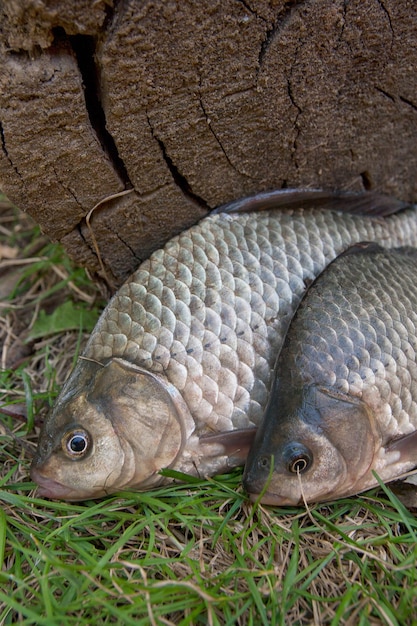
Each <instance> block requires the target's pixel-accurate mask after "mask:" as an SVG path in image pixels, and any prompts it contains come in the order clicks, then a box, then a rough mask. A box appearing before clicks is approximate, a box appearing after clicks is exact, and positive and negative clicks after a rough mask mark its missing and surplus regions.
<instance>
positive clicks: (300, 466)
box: [284, 444, 313, 474]
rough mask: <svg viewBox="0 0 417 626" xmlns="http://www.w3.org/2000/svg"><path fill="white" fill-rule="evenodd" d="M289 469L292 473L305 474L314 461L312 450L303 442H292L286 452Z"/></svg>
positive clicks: (285, 456)
mask: <svg viewBox="0 0 417 626" xmlns="http://www.w3.org/2000/svg"><path fill="white" fill-rule="evenodd" d="M284 458H285V462H286V465H287V469H288V471H289V472H290V473H291V474H303V473H304V472H306V471H307V470H308V469H309V468H310V467H311V464H312V463H313V455H312V453H311V451H310V450H309V449H308V448H307V447H306V446H303V445H302V444H290V445H289V446H287V449H286V450H285V452H284Z"/></svg>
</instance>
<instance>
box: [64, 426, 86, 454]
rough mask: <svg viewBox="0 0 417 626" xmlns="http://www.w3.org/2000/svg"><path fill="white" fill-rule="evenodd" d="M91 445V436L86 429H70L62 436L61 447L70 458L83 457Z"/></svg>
mask: <svg viewBox="0 0 417 626" xmlns="http://www.w3.org/2000/svg"><path fill="white" fill-rule="evenodd" d="M90 447H91V437H90V435H89V433H88V432H87V431H86V430H82V429H79V428H77V429H72V430H70V431H68V432H66V433H65V435H64V437H63V438H62V449H63V450H64V452H65V453H66V454H67V456H69V457H71V458H73V459H74V458H81V457H83V456H84V455H85V454H86V453H87V452H88V451H89V449H90Z"/></svg>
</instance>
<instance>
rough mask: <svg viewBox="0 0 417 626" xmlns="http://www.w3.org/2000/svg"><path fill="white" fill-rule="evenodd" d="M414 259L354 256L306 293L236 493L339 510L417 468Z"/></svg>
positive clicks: (409, 254) (381, 252)
mask: <svg viewBox="0 0 417 626" xmlns="http://www.w3.org/2000/svg"><path fill="white" fill-rule="evenodd" d="M416 277H417V249H416V248H409V247H399V248H395V249H387V248H383V247H381V246H379V245H377V244H375V243H365V242H364V243H363V244H358V245H356V246H353V247H352V248H351V249H349V250H347V251H346V252H345V253H343V254H341V255H340V256H338V257H337V258H336V259H335V260H334V261H333V262H332V263H331V264H329V265H328V266H327V268H325V269H324V271H323V272H322V273H321V274H320V275H319V276H318V278H317V279H316V280H315V281H314V282H313V283H312V284H311V285H310V287H309V289H308V290H307V292H306V294H305V296H304V298H303V299H302V301H301V303H300V305H299V307H298V308H297V310H296V312H295V314H294V317H293V319H292V321H291V324H290V326H289V329H288V332H287V335H286V337H285V341H284V344H283V347H282V349H281V351H280V354H279V356H278V359H277V363H276V368H275V372H274V383H273V386H272V389H271V394H270V398H269V402H268V405H267V408H266V410H265V415H264V419H263V422H262V424H261V426H260V428H259V430H258V432H257V435H256V438H255V440H254V443H253V446H252V448H251V450H250V452H249V455H248V459H247V463H246V467H245V471H244V476H243V484H244V487H245V489H246V491H247V492H248V493H249V494H250V497H251V499H252V500H256V499H259V500H260V501H261V502H263V503H264V504H268V505H277V506H288V505H299V504H302V503H316V502H326V501H331V500H336V499H338V498H342V497H348V496H351V495H356V494H358V493H361V492H363V491H365V490H367V489H370V488H371V487H375V486H377V485H378V479H377V477H376V476H379V478H380V479H381V480H382V481H383V482H389V481H392V480H394V479H397V478H400V477H401V476H403V475H405V474H406V473H407V472H410V471H412V470H413V469H415V468H416V466H417V359H416V356H417V287H416Z"/></svg>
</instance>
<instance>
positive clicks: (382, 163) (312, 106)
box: [0, 0, 417, 284]
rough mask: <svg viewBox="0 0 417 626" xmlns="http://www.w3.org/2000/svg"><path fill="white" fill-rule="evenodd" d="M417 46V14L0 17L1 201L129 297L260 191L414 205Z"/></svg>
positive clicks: (170, 8) (201, 7) (303, 5)
mask: <svg viewBox="0 0 417 626" xmlns="http://www.w3.org/2000/svg"><path fill="white" fill-rule="evenodd" d="M416 44H417V3H415V2H414V1H413V0H350V1H346V0H306V1H297V0H291V1H289V2H285V1H284V0H270V1H269V2H268V1H266V0H183V1H182V2H174V1H170V0H130V1H129V0H124V1H119V2H117V1H112V0H94V1H93V0H90V1H87V0H77V2H74V3H70V2H67V1H66V0H55V1H54V2H52V0H44V1H41V0H37V1H36V2H35V0H19V1H18V0H3V1H0V139H1V142H0V189H2V190H3V191H4V192H5V193H6V194H7V195H8V197H9V198H10V199H11V200H12V201H14V202H15V203H16V204H17V205H18V206H20V207H21V208H22V209H24V210H25V211H28V212H29V213H30V214H31V215H32V216H33V217H34V218H35V220H37V222H38V223H39V224H40V225H41V227H42V229H43V230H44V231H45V232H46V233H48V234H49V235H50V236H51V237H52V238H53V239H56V240H60V241H62V242H63V243H64V245H65V246H66V248H67V250H68V252H69V254H70V255H72V257H73V258H75V259H76V260H77V261H78V262H79V263H82V264H85V265H86V266H88V267H89V268H90V269H92V270H93V271H97V270H98V269H99V263H98V259H97V254H96V251H95V248H94V245H93V240H92V236H91V229H92V230H93V232H94V235H95V238H96V241H97V244H98V247H99V250H100V255H101V258H102V260H103V263H104V266H105V268H106V272H107V273H108V274H109V276H111V277H112V280H113V281H114V284H119V283H120V282H121V281H122V280H123V279H124V278H125V277H126V276H127V275H128V274H129V273H130V271H131V270H132V269H133V268H134V267H135V266H136V265H137V264H138V262H139V261H140V260H141V259H143V258H145V257H146V256H148V255H149V253H150V252H151V251H152V250H153V249H155V248H156V247H158V246H160V245H161V244H162V243H163V242H164V241H166V240H167V239H168V238H169V237H170V236H172V235H173V234H174V233H176V232H178V231H181V230H183V229H184V228H185V227H187V226H188V225H190V224H192V223H194V222H195V221H197V220H198V219H200V217H201V216H203V215H204V214H206V212H207V211H209V210H210V209H211V208H213V207H215V206H217V205H219V204H221V203H224V202H227V201H229V200H232V199H234V198H237V197H240V196H244V195H248V194H251V193H254V192H257V191H261V190H266V189H272V188H279V187H295V186H310V187H324V188H330V189H333V188H339V189H358V190H359V189H363V188H367V189H377V190H379V191H382V192H386V193H388V194H392V195H395V196H397V197H399V198H401V199H403V200H415V199H416V196H417V176H416V171H417V95H416V94H417V45H416ZM125 189H132V190H133V191H132V192H131V193H130V194H128V195H124V196H118V197H116V198H114V199H109V200H107V201H105V202H104V203H102V204H101V205H100V206H99V207H98V208H97V209H95V210H94V211H93V213H92V214H91V216H90V219H89V222H90V228H89V227H88V219H86V218H87V215H88V213H89V211H90V210H91V209H92V208H93V207H94V206H95V205H96V204H97V203H98V202H100V201H101V200H103V199H106V198H109V197H110V196H112V195H114V194H117V193H118V192H121V191H123V190H125Z"/></svg>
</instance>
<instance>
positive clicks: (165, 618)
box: [0, 201, 417, 626]
mask: <svg viewBox="0 0 417 626" xmlns="http://www.w3.org/2000/svg"><path fill="white" fill-rule="evenodd" d="M0 250H3V253H6V254H7V255H8V258H5V259H3V260H2V261H0V281H1V282H0V293H1V301H0V309H1V310H0V342H1V359H2V370H1V372H0V410H1V411H2V413H0V505H1V508H0V624H1V625H3V624H27V625H29V624H44V625H47V626H54V625H55V624H56V625H61V624H64V625H65V624H68V625H71V624H74V625H75V624H77V625H79V624H84V625H89V624H100V625H101V624H132V625H133V624H135V625H138V624H139V625H140V624H143V625H149V624H151V625H152V626H154V625H160V624H175V625H181V626H186V625H194V624H195V625H200V624H201V625H206V624H207V625H213V626H215V625H220V624H221V625H223V624H228V625H235V624H238V625H254V626H257V625H264V624H265V625H267V624H268V625H269V624H277V625H281V624H282V625H284V624H285V625H287V624H306V625H307V624H308V625H310V624H330V625H336V624H346V625H352V626H353V625H355V626H356V625H357V624H360V625H362V624H363V625H365V624H372V625H375V624H392V625H397V624H398V625H403V624H410V625H413V624H417V580H416V579H417V569H416V562H417V541H416V536H417V519H416V517H415V516H414V515H413V514H412V513H411V512H410V511H409V510H407V509H406V508H405V507H404V506H403V505H402V504H401V502H400V501H399V500H398V499H397V497H396V496H395V495H394V494H393V493H392V492H391V490H390V489H388V488H387V487H384V488H382V489H377V490H373V491H372V492H369V493H367V494H364V495H362V496H361V497H356V498H349V499H344V500H340V501H338V502H336V503H334V504H331V505H325V506H324V505H322V506H315V507H311V508H310V509H309V510H306V509H305V508H302V507H300V508H290V509H288V508H286V509H279V508H268V507H263V506H261V505H253V504H251V503H250V502H249V501H248V500H247V498H246V496H245V494H244V493H243V491H242V488H241V486H240V477H241V472H240V471H236V472H234V473H232V474H230V475H227V476H222V477H219V478H217V479H213V480H209V481H207V480H206V481H197V482H196V481H195V479H194V480H193V481H190V482H188V483H187V482H184V483H181V484H176V485H171V486H169V487H165V488H161V489H159V490H155V491H150V492H147V493H143V494H136V493H122V494H118V495H117V496H113V497H109V498H107V499H103V500H100V501H90V502H85V503H78V504H69V503H65V502H52V501H48V500H42V499H39V498H38V497H36V491H35V490H34V484H33V483H31V482H30V479H29V476H28V471H29V466H30V460H31V456H32V454H33V451H34V448H35V445H36V439H37V434H38V431H39V426H40V423H41V421H42V419H43V417H44V416H45V414H46V412H47V410H48V408H49V406H50V405H51V404H52V403H53V400H54V397H55V396H56V393H57V391H58V389H59V387H60V385H61V384H62V382H63V380H64V379H65V377H66V375H67V373H68V372H69V370H70V369H71V366H72V363H73V360H74V357H75V355H76V354H77V352H78V351H79V350H80V348H81V347H82V345H83V343H84V342H85V340H86V338H87V336H88V332H89V328H90V324H91V320H92V319H93V318H94V319H95V318H96V317H97V316H98V310H99V308H100V307H101V306H102V303H103V301H102V299H101V297H100V293H99V292H98V290H97V288H96V287H94V286H93V283H92V282H91V281H90V280H89V278H88V276H87V275H86V274H85V272H84V271H82V270H79V269H76V268H74V267H73V266H72V264H71V263H70V262H69V260H68V259H67V258H66V256H65V255H64V253H63V251H62V250H61V249H60V248H59V246H56V245H53V244H50V243H49V242H47V241H46V240H45V239H44V238H43V237H42V235H40V233H39V232H38V230H37V229H36V227H34V226H33V224H31V223H30V222H29V220H28V219H27V218H26V217H25V216H23V215H21V214H19V213H18V212H17V211H16V210H15V209H13V207H10V206H9V205H8V204H7V203H6V202H5V201H3V204H0ZM28 259H32V260H31V261H28V262H25V261H27V260H28ZM66 302H69V303H70V306H69V308H68V309H67V311H69V310H71V311H72V312H74V311H75V312H77V311H78V314H79V317H78V318H77V316H76V320H77V323H76V324H75V325H74V318H73V315H72V313H71V315H69V316H68V318H67V316H66V315H60V316H59V318H60V322H59V324H58V323H57V324H56V325H54V321H53V320H54V317H53V311H54V310H56V308H57V307H59V306H62V304H63V303H66ZM45 316H49V317H46V318H45ZM45 319H47V320H48V325H47V326H45V324H44V321H45ZM39 320H41V322H39ZM42 320H43V321H42ZM63 320H64V321H65V320H67V323H64V324H63V323H62V322H63ZM42 324H43V326H42ZM62 326H64V328H62ZM65 326H66V327H65ZM42 328H43V329H44V330H45V329H47V330H48V334H47V335H45V334H42Z"/></svg>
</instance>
